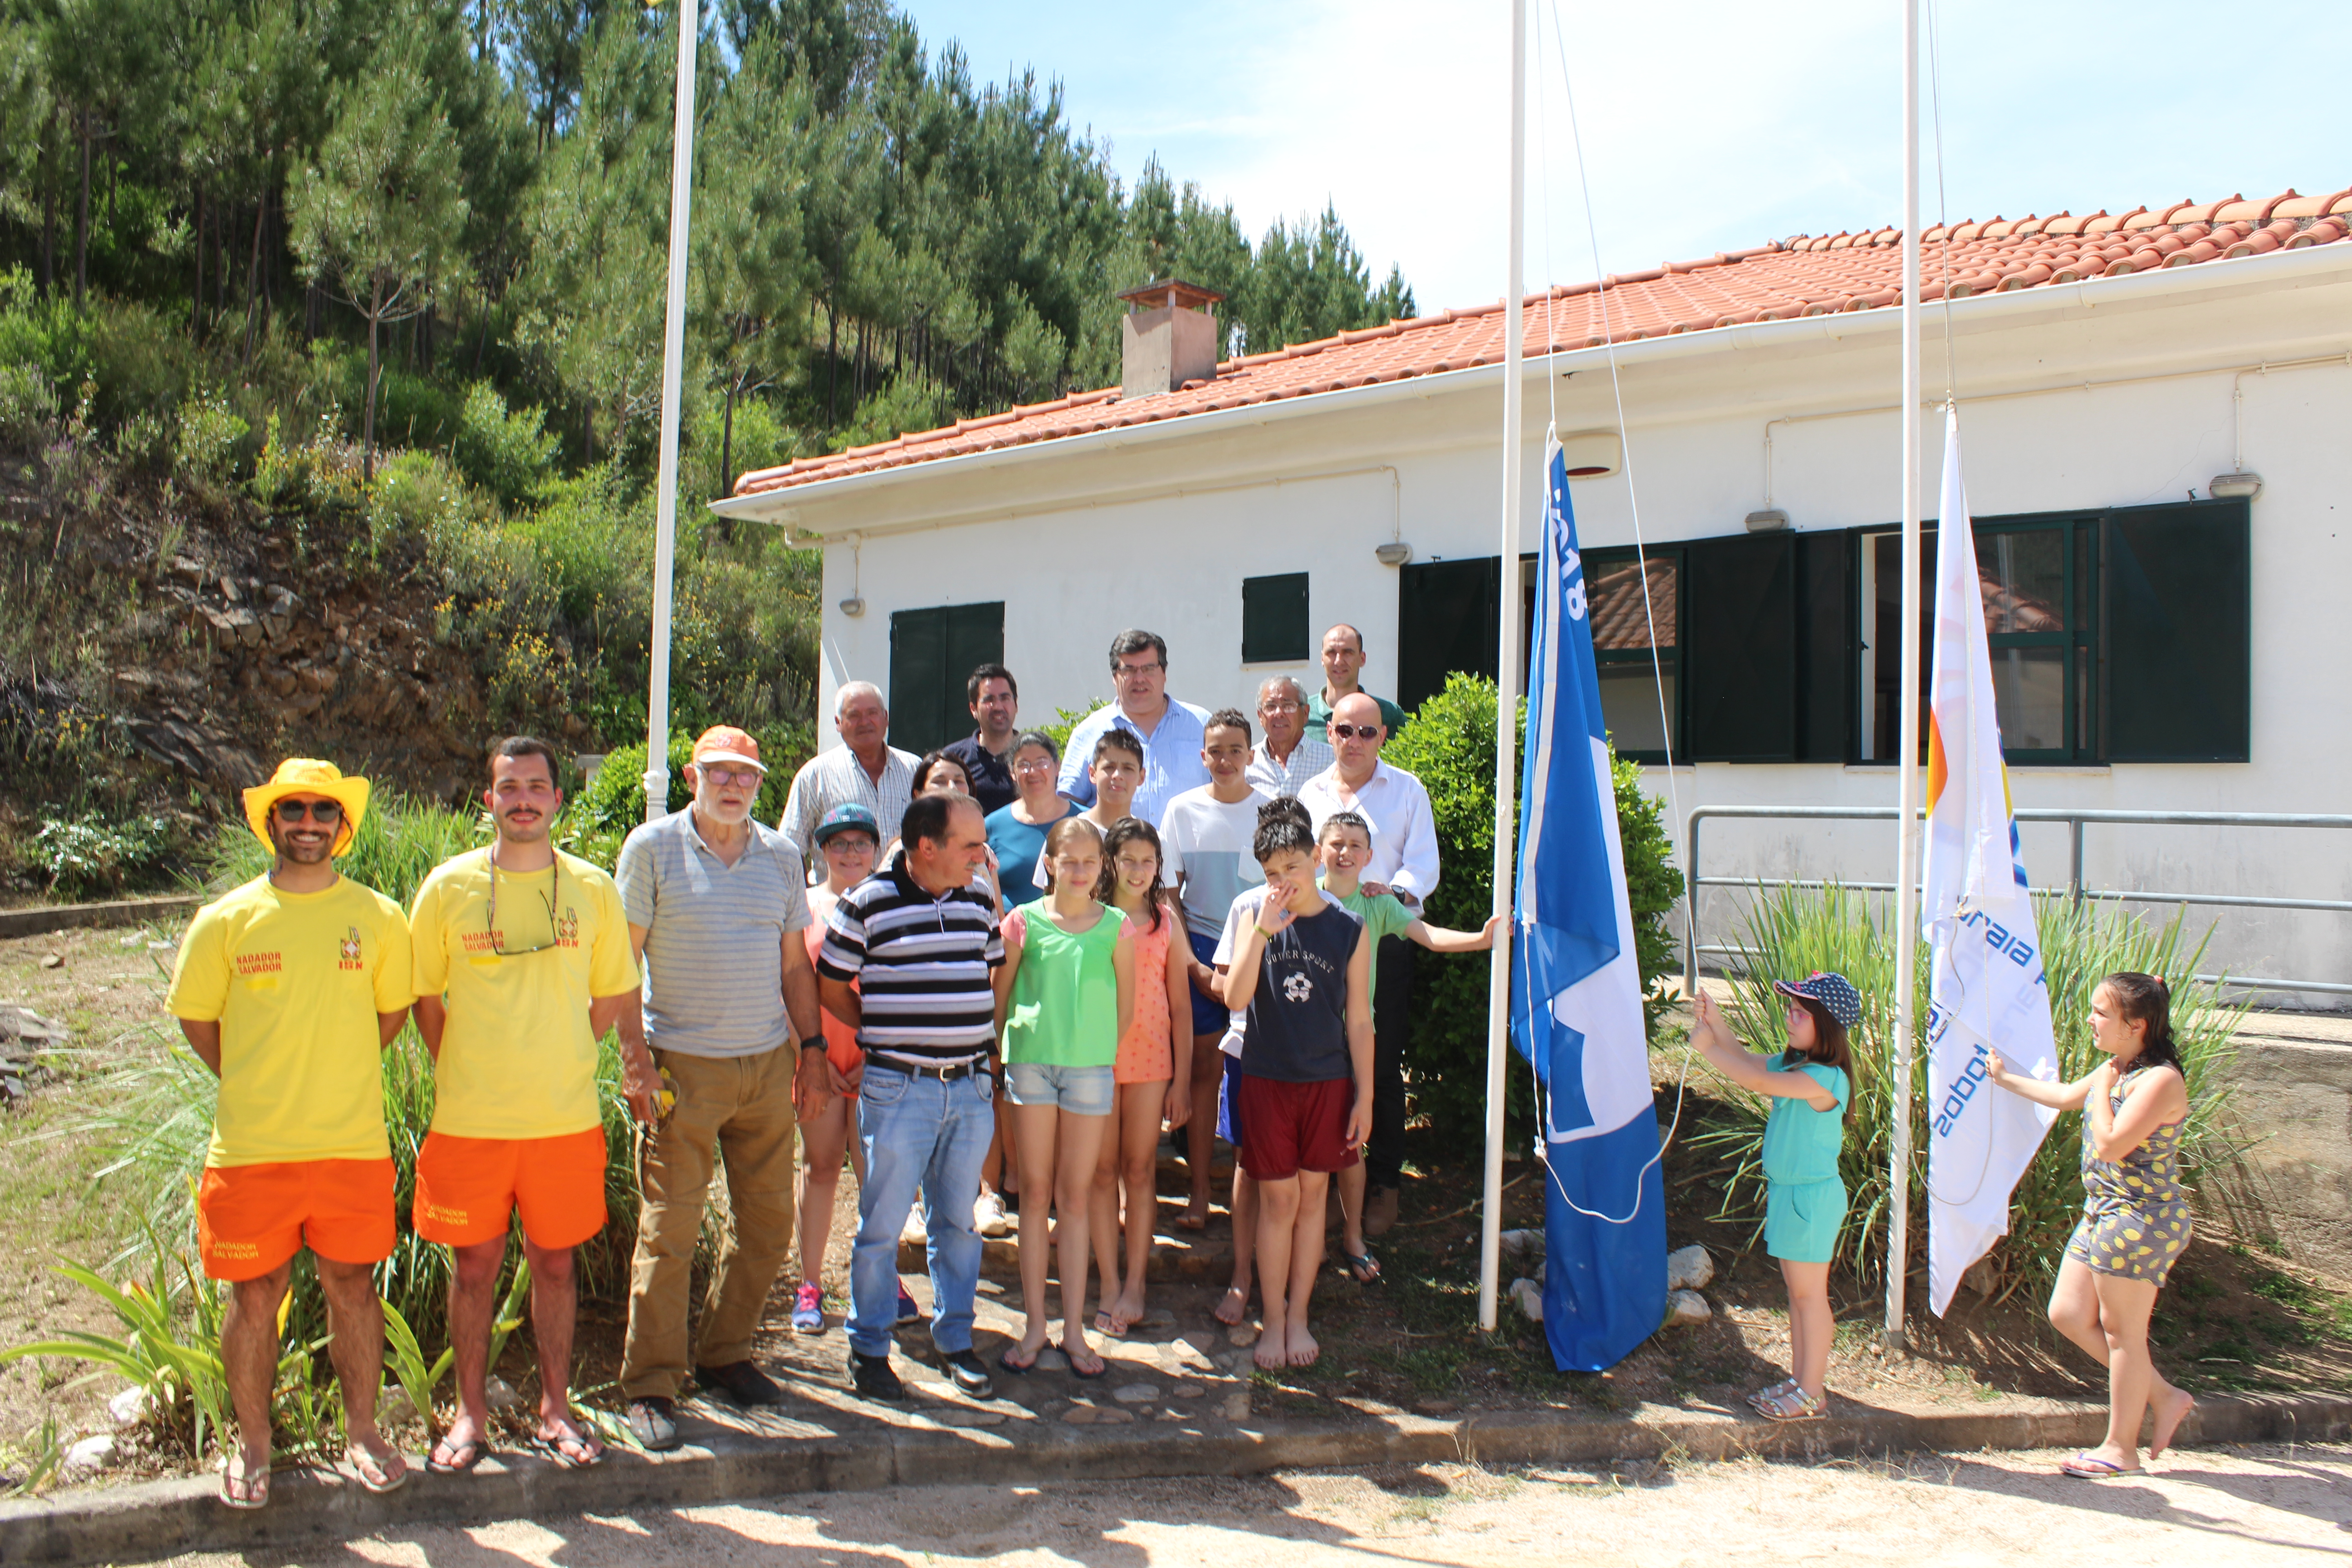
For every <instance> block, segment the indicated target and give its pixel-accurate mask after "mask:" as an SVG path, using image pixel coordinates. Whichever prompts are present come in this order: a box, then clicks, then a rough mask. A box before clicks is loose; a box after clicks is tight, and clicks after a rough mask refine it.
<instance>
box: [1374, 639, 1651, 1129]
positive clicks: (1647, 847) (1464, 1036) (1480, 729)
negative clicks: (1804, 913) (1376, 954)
mask: <svg viewBox="0 0 2352 1568" xmlns="http://www.w3.org/2000/svg"><path fill="white" fill-rule="evenodd" d="M1495 702H1496V685H1495V682H1493V681H1492V680H1487V679H1481V678H1479V677H1477V676H1470V675H1454V676H1452V677H1450V678H1449V679H1447V680H1446V683H1445V689H1444V691H1441V692H1439V693H1438V694H1437V695H1436V696H1434V697H1431V698H1427V699H1425V700H1423V702H1422V704H1421V707H1420V709H1419V710H1417V711H1416V712H1415V713H1414V714H1413V716H1412V719H1411V720H1410V721H1408V722H1407V723H1406V724H1405V727H1404V728H1403V729H1402V730H1401V731H1398V732H1397V734H1396V735H1395V736H1394V737H1393V738H1392V739H1391V741H1390V742H1388V744H1387V745H1386V746H1385V747H1383V748H1382V749H1381V758H1382V760H1384V761H1386V762H1388V763H1391V765H1393V766H1396V767H1400V768H1402V769H1404V770H1405V771H1407V772H1408V773H1412V774H1413V775H1414V776H1416V777H1417V778H1419V779H1420V780H1421V782H1422V785H1423V788H1425V789H1426V790H1428V792H1429V804H1430V812H1431V815H1432V816H1433V818H1434V819H1435V823H1436V827H1437V840H1438V851H1439V855H1440V858H1441V861H1442V863H1443V866H1444V876H1443V877H1442V878H1441V879H1440V880H1439V882H1438V885H1437V890H1436V891H1435V892H1434V893H1433V894H1432V895H1431V896H1430V899H1429V901H1428V904H1427V906H1426V907H1425V908H1424V909H1423V911H1422V912H1423V915H1424V916H1425V917H1426V918H1427V919H1428V920H1429V921H1430V923H1432V924H1433V925H1441V926H1450V927H1453V928H1454V929H1455V930H1457V931H1475V930H1477V929H1478V928H1479V927H1480V926H1481V925H1484V924H1485V923H1486V918H1487V916H1488V914H1489V913H1490V912H1491V911H1492V910H1493V908H1494V868H1495ZM1518 733H1519V738H1520V742H1521V744H1522V745H1524V743H1525V741H1526V736H1527V711H1526V703H1525V702H1524V701H1522V702H1521V704H1520V712H1519V724H1518ZM1613 777H1614V780H1615V784H1616V791H1617V833H1618V837H1619V838H1620V839H1621V840H1622V842H1623V845H1624V854H1625V887H1626V892H1627V894H1628V896H1629V898H1630V900H1631V902H1632V904H1633V938H1634V958H1635V963H1636V964H1637V967H1638V969H1639V973H1640V974H1641V977H1642V990H1643V1022H1644V1024H1645V1025H1646V1026H1648V1028H1649V1029H1650V1031H1651V1033H1652V1035H1653V1036H1654V1035H1655V1033H1656V1029H1657V1022H1658V1016H1659V1014H1660V1013H1661V1012H1662V1011H1663V1010H1664V1005H1665V1001H1664V997H1665V992H1664V986H1662V985H1661V984H1659V977H1660V976H1661V975H1663V974H1665V973H1670V972H1675V971H1678V970H1679V969H1680V967H1681V963H1680V959H1679V958H1678V957H1677V955H1676V953H1675V942H1674V938H1673V937H1672V935H1671V934H1670V933H1669V932H1668V931H1667V930H1666V916H1667V914H1668V913H1669V912H1670V911H1671V910H1673V909H1674V906H1675V901H1676V900H1679V899H1680V898H1681V897H1682V892H1683V877H1682V873H1681V872H1680V871H1679V870H1677V869H1675V864H1674V847H1673V845H1672V843H1671V842H1669V840H1668V838H1667V835H1666V826H1665V822H1664V808H1663V805H1662V804H1661V803H1660V802H1659V801H1658V800H1657V799H1656V798H1655V797H1654V796H1651V795H1645V794H1643V791H1642V787H1641V780H1642V775H1641V769H1640V768H1639V767H1638V766H1637V765H1636V764H1634V763H1627V762H1622V761H1620V762H1617V763H1615V764H1614V768H1613ZM1416 957H1417V962H1418V967H1417V970H1416V973H1415V977H1414V983H1413V998H1412V1026H1413V1033H1412V1039H1413V1046H1412V1059H1411V1061H1410V1062H1409V1063H1408V1066H1409V1068H1410V1069H1411V1072H1412V1085H1411V1090H1412V1100H1413V1103H1414V1106H1415V1108H1416V1110H1418V1111H1419V1112H1420V1113H1421V1114H1423V1115H1425V1116H1427V1117H1428V1118H1429V1120H1430V1122H1431V1124H1432V1125H1433V1127H1434V1128H1435V1129H1436V1130H1437V1131H1438V1133H1439V1135H1440V1137H1441V1138H1445V1139H1457V1138H1470V1139H1476V1138H1478V1137H1479V1136H1480V1135H1481V1129H1483V1127H1484V1126H1485V1123H1486V996H1487V978H1488V974H1489V973H1490V969H1489V963H1490V961H1489V960H1488V958H1487V955H1486V954H1485V953H1483V952H1477V953H1457V954H1451V955H1447V954H1439V953H1430V952H1424V953H1420V954H1418V955H1416ZM1506 1081H1507V1084H1508V1086H1509V1088H1508V1091H1507V1092H1508V1096H1509V1098H1508V1100H1507V1107H1506V1110H1507V1115H1508V1116H1509V1117H1510V1118H1511V1119H1512V1120H1513V1121H1514V1122H1516V1123H1518V1124H1523V1125H1526V1126H1532V1125H1533V1124H1534V1096H1533V1084H1532V1082H1531V1080H1530V1079H1528V1076H1527V1075H1526V1074H1525V1073H1520V1072H1514V1073H1511V1074H1509V1075H1507V1079H1506Z"/></svg>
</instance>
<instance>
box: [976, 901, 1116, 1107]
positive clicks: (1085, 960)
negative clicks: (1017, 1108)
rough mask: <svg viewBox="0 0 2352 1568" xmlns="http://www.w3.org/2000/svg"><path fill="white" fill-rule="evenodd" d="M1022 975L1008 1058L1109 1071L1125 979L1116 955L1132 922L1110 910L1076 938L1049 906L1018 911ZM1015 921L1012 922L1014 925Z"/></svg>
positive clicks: (1010, 1017)
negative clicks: (1113, 957)
mask: <svg viewBox="0 0 2352 1568" xmlns="http://www.w3.org/2000/svg"><path fill="white" fill-rule="evenodd" d="M1016 913H1017V915H1018V916H1019V918H1020V920H1021V922H1022V926H1023V932H1022V939H1021V970H1020V973H1017V974H1015V975H1014V976H1013V1000H1012V1005H1011V1006H1009V1007H1008V1008H1007V1009H1006V1010H1005V1015H1004V1059H1005V1060H1006V1061H1008V1062H1034V1063H1036V1064H1037V1065H1038V1066H1040V1067H1063V1068H1079V1067H1109V1066H1111V1065H1112V1064H1113V1063H1115V1062H1117V1061H1118V971H1117V970H1115V969H1113V968H1112V967H1111V952H1112V950H1113V949H1115V948H1117V947H1118V942H1119V938H1120V936H1121V934H1122V933H1124V932H1125V931H1126V930H1127V917H1126V916H1125V915H1123V914H1120V913H1119V912H1118V910H1111V909H1107V910H1104V911H1103V914H1102V918H1101V919H1100V920H1098V921H1095V923H1094V924H1093V926H1091V927H1090V928H1088V929H1087V930H1086V931H1081V932H1079V933H1078V934H1076V935H1075V936H1073V935H1071V934H1070V933H1069V932H1068V931H1064V930H1063V929H1062V928H1061V927H1060V926H1057V925H1055V923H1054V922H1053V921H1052V920H1051V919H1049V918H1047V916H1046V914H1045V907H1044V902H1043V900H1040V901H1039V902H1037V903H1035V904H1032V905H1030V906H1029V907H1027V908H1025V909H1023V910H1018V911H1016ZM1012 918H1013V917H1011V916H1008V917H1007V919H1008V920H1010V919H1012Z"/></svg>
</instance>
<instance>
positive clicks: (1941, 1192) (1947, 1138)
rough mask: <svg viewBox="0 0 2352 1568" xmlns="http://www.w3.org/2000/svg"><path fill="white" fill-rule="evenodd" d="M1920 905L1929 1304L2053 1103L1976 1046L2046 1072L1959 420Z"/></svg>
mask: <svg viewBox="0 0 2352 1568" xmlns="http://www.w3.org/2000/svg"><path fill="white" fill-rule="evenodd" d="M1924 880H1925V882H1926V896H1925V898H1924V900H1922V903H1921V908H1920V918H1921V919H1922V920H1923V921H1926V922H1927V933H1928V944H1929V948H1930V951H1931V953H1932V960H1931V969H1930V974H1931V978H1930V980H1929V982H1928V992H1927V994H1928V1010H1927V1121H1928V1137H1927V1295H1928V1303H1929V1305H1931V1306H1932V1307H1933V1308H1934V1309H1935V1310H1936V1314H1937V1316H1938V1317H1941V1316H1942V1315H1943V1312H1944V1309H1945V1308H1946V1307H1948V1306H1949V1305H1950V1304H1951V1300H1952V1291H1953V1290H1954V1289H1956V1288H1957V1287H1958V1285H1959V1282H1960V1275H1961V1274H1962V1273H1963V1272H1964V1271H1965V1270H1966V1269H1967V1268H1968V1267H1969V1265H1970V1264H1971V1263H1974V1262H1975V1261H1976V1260H1977V1259H1978V1258H1982V1257H1983V1256H1984V1255H1985V1254H1986V1253H1987V1252H1988V1251H1990V1249H1991V1247H1992V1245H1993V1243H1994V1242H1996V1241H1998V1240H2000V1237H2003V1236H2006V1235H2007V1234H2008V1233H2009V1195H2010V1193H2011V1189H2013V1188H2014V1187H2015V1186H2016V1185H2017V1179H2018V1177H2019V1176H2021V1175H2022V1174H2023V1173H2024V1172H2025V1167H2026V1165H2027V1163H2029V1162H2031V1161H2032V1158H2033V1152H2034V1150H2035V1149H2036V1148H2037V1147H2039V1146H2040V1145H2041V1142H2042V1134H2043V1133H2044V1132H2045V1131H2048V1130H2049V1127H2050V1123H2051V1121H2052V1120H2053V1118H2054V1117H2055V1116H2056V1114H2057V1113H2056V1112H2055V1111H2053V1110H2044V1109H2043V1108H2042V1107H2041V1106H2038V1105H2034V1104H2032V1103H2031V1102H2030V1101H2028V1100H2022V1099H2021V1098H2019V1097H2018V1096H2016V1095H2013V1094H2005V1093H2002V1092H2001V1091H2000V1090H1999V1089H1994V1088H1993V1087H1992V1086H1991V1085H1990V1083H1988V1082H1987V1081H1986V1079H1985V1051H1986V1049H1987V1047H1990V1048H1991V1049H1993V1050H1997V1051H1999V1052H2000V1054H2001V1057H2002V1058H2003V1059H2004V1060H2005V1061H2006V1062H2007V1064H2008V1065H2009V1066H2010V1068H2011V1069H2012V1070H2014V1071H2017V1072H2021V1073H2026V1074H2030V1075H2031V1076H2032V1077H2035V1078H2040V1079H2055V1078H2056V1077H2057V1076H2058V1049H2057V1044H2056V1041H2055V1040H2054V1039H2053V1037H2052V1036H2051V1031H2050V991H2049V987H2048V986H2047V984H2044V982H2043V979H2042V942H2041V936H2040V933H2039V931H2037V930H2036V929H2035V925H2034V919H2033V898H2032V893H2031V892H2030V891H2029V890H2028V889H2027V887H2026V882H2025V866H2024V863H2023V862H2022V860H2021V859H2020V858H2019V855H2018V844H2017V823H2016V820H2015V818H2014V817H2013V816H2011V808H2010V799H2009V772H2008V770H2007V769H2006V768H2005V767H2003V766H2002V764H2001V759H2000V720H1999V716H1998V715H1997V714H1996V713H1995V711H1994V709H1993V690H1992V653H1991V647H1990V644H1989V643H1988V642H1987V640H1986V637H1985V616H1984V595H1983V591H1982V589H1981V588H1980V587H1979V583H1978V578H1977V551H1976V537H1975V532H1974V531H1973V530H1972V529H1971V528H1970V527H1969V505H1968V496H1967V493H1966V490H1965V489H1964V488H1963V487H1962V485H1961V483H1960V422H1959V416H1958V413H1957V412H1954V413H1951V414H1948V416H1947V417H1946V421H1945V426H1944V498H1943V510H1942V511H1941V514H1940V518H1939V521H1938V522H1937V536H1936V647H1935V679H1934V684H1933V686H1932V687H1931V688H1930V697H1929V700H1928V732H1927V869H1926V875H1925V878H1924Z"/></svg>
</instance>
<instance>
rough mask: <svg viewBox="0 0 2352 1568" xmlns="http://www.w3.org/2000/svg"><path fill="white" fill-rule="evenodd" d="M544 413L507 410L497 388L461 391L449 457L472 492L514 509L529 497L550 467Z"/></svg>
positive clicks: (551, 444) (551, 442)
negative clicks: (462, 397) (463, 393)
mask: <svg viewBox="0 0 2352 1568" xmlns="http://www.w3.org/2000/svg"><path fill="white" fill-rule="evenodd" d="M546 418H547V416H546V414H545V412H544V411H542V410H541V409H539V408H536V407H532V408H520V409H515V410H512V411H511V412H510V411H509V409H508V407H507V400H506V399H505V398H503V397H501V396H500V395H499V390H498V388H497V387H495V386H492V385H491V384H489V383H488V382H487V381H478V382H476V383H474V384H473V385H471V386H469V387H467V389H466V401H465V404H464V405H463V406H462V407H461V408H459V410H458V412H457V437H456V439H455V440H454V441H453V442H452V443H451V444H450V456H451V457H452V458H454V459H455V460H456V462H457V470H458V472H460V473H462V474H464V475H465V476H466V478H467V479H468V480H469V481H471V482H472V483H473V484H474V485H475V486H476V487H477V488H478V489H481V490H482V491H484V492H485V493H487V494H489V495H492V496H495V497H497V498H498V500H499V504H500V505H502V506H509V507H511V506H515V505H517V504H519V503H520V502H521V501H523V500H527V499H528V498H530V496H531V495H533V494H535V493H536V492H537V491H538V489H539V487H540V485H541V483H542V482H544V481H545V479H547V476H548V474H549V473H550V472H551V470H552V468H553V467H554V464H555V437H553V436H552V435H551V434H549V433H548V432H547V431H546V429H545V428H544V426H545V423H546Z"/></svg>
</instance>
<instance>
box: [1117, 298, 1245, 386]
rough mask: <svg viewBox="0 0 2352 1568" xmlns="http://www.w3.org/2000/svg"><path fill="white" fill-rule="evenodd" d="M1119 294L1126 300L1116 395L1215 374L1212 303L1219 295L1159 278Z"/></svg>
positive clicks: (1216, 333)
mask: <svg viewBox="0 0 2352 1568" xmlns="http://www.w3.org/2000/svg"><path fill="white" fill-rule="evenodd" d="M1119 298H1120V299H1122V300H1126V301H1127V314H1126V315H1125V316H1124V317H1122V318H1121V319H1120V321H1119V329H1118V343H1119V378H1118V395H1119V396H1120V397H1122V398H1130V397H1150V396H1151V395H1154V394H1155V393H1161V392H1173V391H1175V390H1176V389H1177V388H1178V387H1180V386H1181V385H1183V384H1185V383H1186V382H1188V381H1206V380H1208V379H1209V378H1210V377H1212V376H1213V375H1215V374H1217V347H1218V343H1219V341H1220V333H1219V331H1218V328H1217V317H1216V311H1215V306H1216V303H1217V301H1218V300H1223V298H1224V296H1223V294H1220V293H1217V292H1215V291H1214V290H1213V289H1203V288H1201V287H1200V286H1199V285H1197V284H1192V283H1185V282H1181V281H1179V280H1178V279H1173V278H1162V279H1157V280H1156V281H1153V282H1150V283H1146V284H1145V285H1144V286H1143V287H1142V288H1140V289H1129V290H1128V291H1127V292H1126V293H1124V294H1121V295H1120V296H1119Z"/></svg>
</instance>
